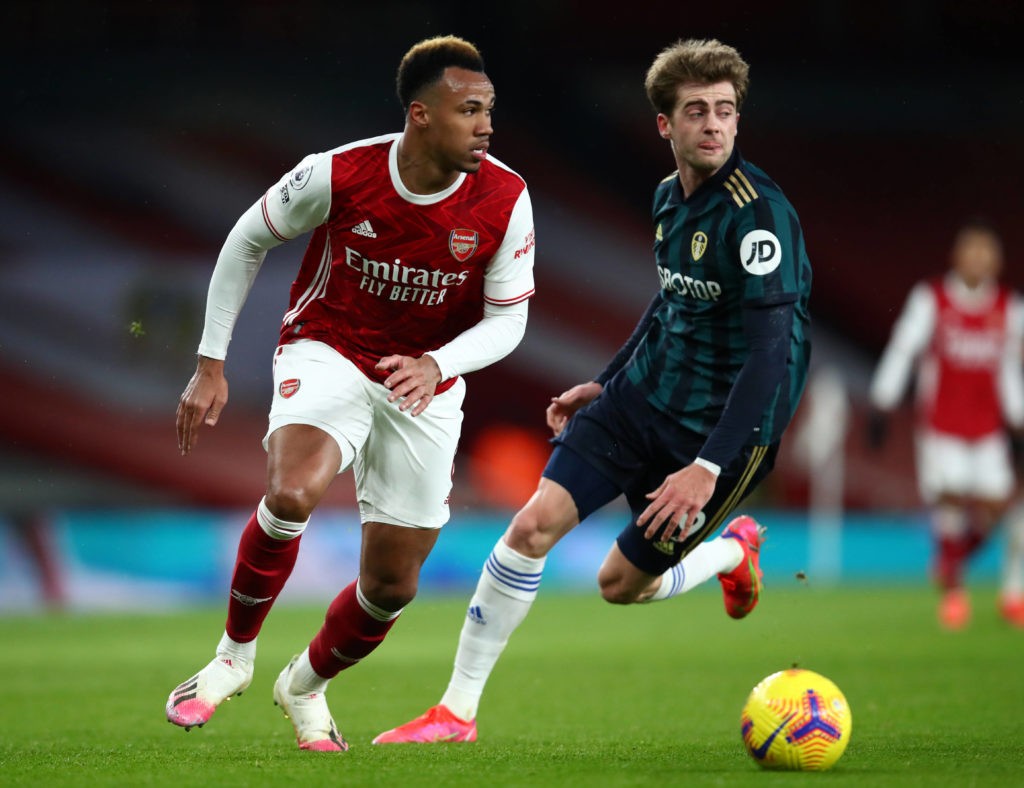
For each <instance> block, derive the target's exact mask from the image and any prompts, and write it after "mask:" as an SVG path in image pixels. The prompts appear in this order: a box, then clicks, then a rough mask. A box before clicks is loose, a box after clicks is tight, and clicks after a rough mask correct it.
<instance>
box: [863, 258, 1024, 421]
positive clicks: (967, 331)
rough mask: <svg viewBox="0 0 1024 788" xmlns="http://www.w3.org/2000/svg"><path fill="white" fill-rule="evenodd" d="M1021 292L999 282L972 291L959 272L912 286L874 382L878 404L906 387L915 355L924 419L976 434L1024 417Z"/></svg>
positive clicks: (893, 399) (889, 404)
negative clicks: (917, 363) (955, 274)
mask: <svg viewBox="0 0 1024 788" xmlns="http://www.w3.org/2000/svg"><path fill="white" fill-rule="evenodd" d="M1022 322H1024V310H1022V307H1021V303H1020V300H1019V298H1018V297H1017V296H1016V295H1014V294H1013V293H1011V292H1010V291H1009V290H1007V289H1006V288H1004V287H1002V286H999V285H997V284H995V283H993V284H991V285H987V286H981V287H979V288H976V289H974V290H972V289H970V288H968V287H967V286H966V285H964V283H963V282H962V280H960V279H959V278H958V277H956V276H954V275H952V274H951V275H949V276H946V277H944V278H941V279H935V280H932V281H929V282H923V283H920V284H918V285H917V286H916V287H915V288H914V289H913V290H912V291H911V293H910V296H909V297H908V299H907V303H906V305H905V306H904V309H903V312H902V314H901V315H900V317H899V319H898V321H897V323H896V325H895V327H894V329H893V334H892V338H891V340H890V342H889V344H888V346H887V347H886V349H885V353H884V354H883V356H882V360H881V362H880V363H879V366H878V369H877V371H876V373H875V377H874V380H873V381H872V386H871V399H872V402H873V404H874V405H875V406H876V407H879V408H883V409H886V410H889V409H891V408H893V407H895V406H896V404H897V403H898V401H899V399H900V397H901V396H902V394H903V391H904V389H905V386H906V384H907V380H908V378H909V377H910V373H911V370H912V368H913V366H914V363H915V362H919V365H918V386H917V399H918V405H919V416H920V421H921V425H922V426H923V427H926V428H928V429H931V430H933V431H935V432H941V433H944V434H947V435H952V436H955V437H958V438H962V439H964V440H973V439H977V438H980V437H983V436H985V435H990V434H992V433H994V432H998V431H1000V430H1002V429H1003V428H1004V425H1006V424H1010V425H1012V426H1015V427H1019V426H1021V425H1022V424H1024V381H1022V376H1021V362H1022V359H1021V336H1022V333H1024V327H1022Z"/></svg>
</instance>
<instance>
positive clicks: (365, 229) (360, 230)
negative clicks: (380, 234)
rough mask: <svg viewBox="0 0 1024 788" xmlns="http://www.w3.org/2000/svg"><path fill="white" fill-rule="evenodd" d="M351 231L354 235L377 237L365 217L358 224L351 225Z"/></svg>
mask: <svg viewBox="0 0 1024 788" xmlns="http://www.w3.org/2000/svg"><path fill="white" fill-rule="evenodd" d="M352 232H354V233H355V234H356V235H365V236H366V237H367V238H376V237H377V233H375V232H374V231H373V227H371V226H370V222H369V220H367V219H363V220H362V221H361V222H360V223H359V224H357V225H356V226H355V227H353V228H352Z"/></svg>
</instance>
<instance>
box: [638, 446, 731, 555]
mask: <svg viewBox="0 0 1024 788" xmlns="http://www.w3.org/2000/svg"><path fill="white" fill-rule="evenodd" d="M717 481H718V477H717V476H715V474H713V473H712V472H711V471H709V470H708V469H707V468H703V467H701V466H700V465H687V466H686V467H685V468H683V469H682V470H681V471H676V472H675V473H670V474H669V475H668V476H666V477H665V481H663V482H662V483H661V485H660V486H659V487H658V489H657V490H654V491H653V492H649V493H647V498H648V500H650V502H651V504H650V506H648V507H647V508H646V509H644V511H643V513H642V514H641V515H640V517H638V518H637V521H636V524H637V526H638V527H640V528H644V527H645V526H646V528H647V530H646V531H644V538H645V539H653V538H654V537H655V536H657V535H658V531H659V530H661V529H662V526H664V530H661V541H662V542H667V541H669V540H670V539H672V538H673V537H674V536H677V531H678V538H679V539H684V538H685V537H686V536H687V535H688V534H689V533H690V529H691V528H692V527H693V523H694V521H695V520H696V519H697V515H699V514H700V512H701V510H702V509H703V508H704V504H706V503H707V502H708V501H709V500H711V495H712V493H714V491H715V482H717Z"/></svg>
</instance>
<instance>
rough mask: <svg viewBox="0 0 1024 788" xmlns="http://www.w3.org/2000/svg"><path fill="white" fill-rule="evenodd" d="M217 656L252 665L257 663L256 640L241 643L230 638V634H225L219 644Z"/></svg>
mask: <svg viewBox="0 0 1024 788" xmlns="http://www.w3.org/2000/svg"><path fill="white" fill-rule="evenodd" d="M217 656H218V657H227V658H229V659H232V660H238V661H240V662H246V663H248V664H250V665H251V664H252V663H253V662H255V661H256V638H253V639H252V640H250V641H249V642H248V643H239V642H238V641H237V640H232V639H231V638H229V637H228V633H227V632H225V633H224V634H223V635H222V636H221V639H220V643H218V644H217Z"/></svg>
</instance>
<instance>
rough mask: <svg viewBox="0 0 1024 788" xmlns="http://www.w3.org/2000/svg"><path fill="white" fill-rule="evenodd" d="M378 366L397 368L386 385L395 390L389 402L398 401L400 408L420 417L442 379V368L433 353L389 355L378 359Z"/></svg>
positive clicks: (379, 367)
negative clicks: (431, 354) (416, 355)
mask: <svg viewBox="0 0 1024 788" xmlns="http://www.w3.org/2000/svg"><path fill="white" fill-rule="evenodd" d="M377 369H384V370H393V371H392V374H390V375H389V376H388V377H387V379H385V381H384V385H385V386H386V387H387V388H389V389H391V393H390V394H388V402H398V400H402V402H401V403H400V404H399V406H398V409H399V410H410V409H411V411H410V413H411V415H413V416H419V415H420V414H421V413H422V412H423V411H425V410H426V409H427V406H428V405H429V404H430V403H431V401H432V400H433V399H434V391H435V390H436V389H437V384H438V383H440V382H441V369H440V367H438V366H437V362H436V361H434V359H433V358H432V357H431V356H430V355H422V356H420V357H419V358H412V357H411V356H385V357H384V358H382V359H381V360H380V361H378V362H377Z"/></svg>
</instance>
